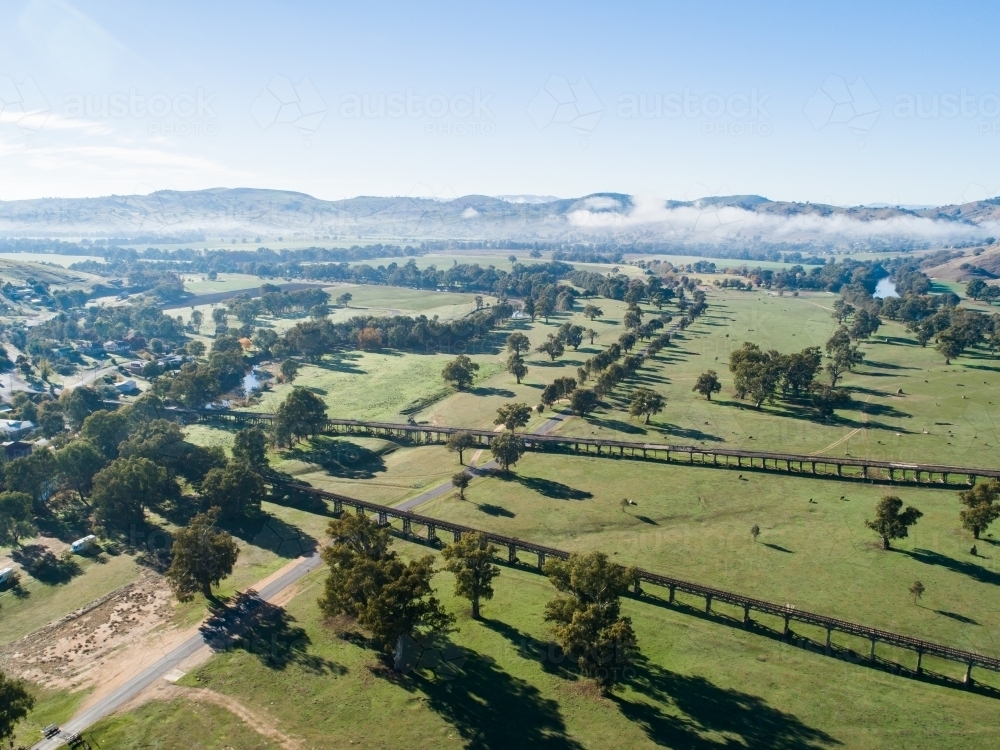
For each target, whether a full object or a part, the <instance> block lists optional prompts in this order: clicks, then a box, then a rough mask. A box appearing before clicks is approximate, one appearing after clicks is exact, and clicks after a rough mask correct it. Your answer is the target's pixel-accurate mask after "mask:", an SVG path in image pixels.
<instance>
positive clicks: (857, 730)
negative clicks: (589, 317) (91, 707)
mask: <svg viewBox="0 0 1000 750" xmlns="http://www.w3.org/2000/svg"><path fill="white" fill-rule="evenodd" d="M396 546H397V547H400V548H401V551H402V552H403V554H404V555H406V556H412V555H422V554H427V552H428V550H427V549H426V548H420V547H415V546H413V545H408V544H404V543H402V542H397V543H396ZM323 576H324V572H323V571H317V572H316V573H314V574H312V575H310V576H309V577H307V578H306V579H303V581H302V583H301V586H300V590H299V593H298V595H297V596H296V597H295V598H294V599H293V600H292V601H291V602H290V603H289V604H288V605H287V607H286V615H285V616H284V617H283V618H282V619H280V620H279V621H278V622H277V623H275V624H274V625H272V626H270V627H271V628H272V629H273V630H275V639H274V641H273V642H274V643H276V644H277V649H271V648H266V649H260V650H247V649H243V648H237V649H233V650H231V651H227V652H225V653H221V654H218V655H217V656H215V657H214V658H213V659H212V660H211V661H210V662H208V663H207V664H206V665H204V666H202V667H200V668H197V669H195V670H193V671H191V672H190V673H188V674H187V675H185V676H184V677H182V678H181V679H180V681H179V682H178V685H179V686H181V687H183V688H191V689H196V690H199V691H212V692H213V693H216V694H221V695H224V696H227V697H228V698H230V699H233V700H234V701H236V702H238V706H239V707H240V709H239V710H241V711H247V712H249V713H250V714H252V715H253V716H254V717H256V718H257V719H265V720H267V721H268V722H269V726H270V727H272V728H273V730H274V731H276V732H278V733H280V735H282V736H284V737H286V738H288V741H289V742H300V743H301V746H303V747H348V746H354V745H362V746H368V747H385V748H395V747H404V746H405V747H412V748H422V747H428V748H430V747H435V748H439V747H476V748H506V747H555V748H586V747H593V748H640V747H653V746H668V747H705V748H711V747H726V746H730V745H733V746H738V747H749V748H761V749H763V748H789V749H790V748H822V747H837V746H839V747H847V748H878V747H901V746H905V747H943V748H966V747H968V748H973V747H975V748H978V747H985V746H989V745H990V744H993V743H995V742H996V741H997V737H998V735H997V732H998V731H1000V730H997V725H998V722H997V720H996V719H998V718H1000V703H998V702H997V701H995V700H993V699H991V698H987V697H984V696H982V695H978V694H970V693H966V692H961V691H959V690H956V689H953V688H944V687H939V686H935V685H933V684H929V683H924V682H917V681H914V680H909V679H905V678H900V677H894V676H891V675H889V674H886V673H885V672H883V671H881V670H878V669H870V668H866V667H865V666H863V665H862V666H856V665H853V664H850V663H846V662H844V661H841V660H837V659H831V658H827V657H824V656H822V655H819V654H815V653H810V652H809V651H806V650H803V649H800V648H796V647H795V646H792V645H787V644H783V643H781V642H780V641H778V640H775V639H772V638H767V637H762V636H760V635H758V634H754V633H752V632H747V631H743V630H741V629H738V628H733V627H727V626H724V625H720V624H717V623H714V622H711V621H706V620H704V619H701V618H698V617H691V616H689V615H685V614H682V613H680V612H678V611H676V610H674V609H670V608H665V607H660V606H656V605H655V604H651V603H648V602H635V601H630V600H626V601H625V602H624V603H623V609H624V613H625V614H627V615H629V616H630V617H632V618H633V623H634V627H635V629H636V632H637V635H638V638H639V643H640V645H641V648H642V651H643V658H642V660H641V662H640V664H639V665H638V666H637V668H636V674H635V676H634V679H633V680H632V681H631V683H630V684H629V685H628V686H626V687H625V688H623V689H622V690H621V691H620V692H617V693H614V694H612V695H611V696H609V697H607V698H602V697H600V696H599V695H597V694H596V693H595V691H594V690H593V689H592V688H591V687H590V686H589V685H588V684H587V682H586V681H584V680H580V679H578V678H577V677H576V676H575V674H574V671H573V669H572V668H570V666H569V665H568V664H567V663H566V661H565V660H563V659H561V658H560V655H559V652H558V650H557V649H554V648H552V647H551V646H550V638H551V635H550V631H549V627H548V625H547V623H545V622H544V621H543V608H544V604H545V602H546V601H548V600H549V599H551V598H552V596H553V595H554V593H555V592H554V589H553V588H552V587H551V585H550V584H549V583H548V582H547V581H546V579H545V578H543V577H542V576H540V575H537V574H535V573H531V572H528V571H524V570H514V569H510V568H504V569H503V572H502V574H501V576H500V578H498V579H497V581H496V596H495V597H494V599H493V600H492V601H490V602H487V603H485V606H484V610H483V612H484V619H483V620H482V621H479V622H476V621H473V620H471V619H470V618H469V616H468V603H467V602H466V601H464V600H456V599H455V598H454V597H453V596H452V593H451V589H452V579H451V577H450V575H449V574H447V573H441V574H439V575H438V576H437V577H436V578H435V585H436V587H437V589H438V593H439V595H440V596H441V598H442V600H443V602H444V604H445V606H446V607H447V608H448V609H449V610H450V611H452V612H454V613H455V614H456V615H457V616H458V623H457V624H458V630H457V632H455V633H453V634H452V635H451V636H450V638H449V640H447V641H445V642H443V643H442V644H440V645H441V646H442V647H443V649H444V653H445V655H446V656H447V657H448V658H449V659H451V660H452V664H453V665H455V666H457V667H458V670H457V672H455V671H452V670H449V669H447V668H440V667H438V668H430V669H424V668H420V669H418V670H416V671H413V672H410V673H407V674H403V675H399V674H395V673H393V672H392V671H391V670H389V669H388V668H387V667H386V666H384V662H382V660H381V659H380V658H379V657H378V656H377V654H375V653H374V652H372V651H371V650H369V649H368V648H366V647H364V646H363V644H362V643H361V642H360V641H359V640H358V639H357V638H356V637H355V636H354V635H352V633H353V628H352V626H351V625H350V623H346V622H339V623H335V624H334V623H324V622H323V621H322V618H321V616H320V614H319V612H318V608H317V606H316V598H317V597H318V596H319V595H320V593H321V589H322V581H323ZM255 635H257V636H259V637H260V640H261V642H267V643H272V639H271V637H270V636H271V633H270V632H265V631H264V630H263V629H262V630H261V631H260V632H259V633H255ZM292 643H294V644H297V645H295V646H294V647H291V644H292ZM427 663H429V664H431V665H432V666H433V665H434V664H435V662H434V661H430V662H425V664H427ZM206 714H208V716H210V717H211V719H212V721H213V722H215V723H213V724H212V727H213V728H214V727H215V726H218V727H222V728H229V729H235V728H237V727H239V726H240V725H239V723H238V721H237V720H235V716H236V715H235V714H231V715H229V716H227V715H225V713H221V714H217V715H216V714H212V713H210V712H207V710H206V708H205V707H204V706H203V705H201V704H200V703H197V702H194V701H190V702H189V700H187V699H184V698H177V699H172V700H168V701H161V702H153V703H149V704H147V705H146V706H145V707H143V708H140V709H138V710H135V711H131V712H129V713H126V714H123V715H119V716H116V717H112V718H110V719H107V720H105V721H103V722H101V723H100V724H98V725H97V726H95V727H94V729H93V730H90V731H88V732H86V733H85V735H84V736H85V737H86V738H88V739H90V738H91V737H92V738H93V739H96V740H97V741H98V742H99V743H100V746H102V747H103V746H110V745H108V744H107V741H108V740H110V739H111V738H119V739H120V741H125V739H128V738H135V741H136V742H138V743H140V744H137V745H133V746H135V747H147V746H151V745H146V744H142V743H143V742H147V740H144V739H143V738H144V737H149V736H158V737H163V738H164V740H163V742H162V743H161V744H158V745H155V746H156V747H163V748H169V747H172V745H170V744H169V743H170V742H172V741H173V740H172V739H170V738H172V737H176V736H178V735H179V734H182V733H183V732H185V731H187V729H191V730H192V731H194V730H197V729H198V728H199V727H201V726H202V723H203V722H204V721H205V719H204V718H203V717H205V716H206ZM205 729H206V732H208V733H207V734H205V735H199V736H206V737H212V736H216V735H214V734H213V733H212V732H211V731H209V727H208V726H206V727H205ZM991 738H993V739H991ZM241 739H242V741H244V742H246V743H247V744H245V745H239V746H240V747H271V746H272V745H268V744H266V740H265V738H263V737H260V738H251V737H246V736H244V737H242V738H241ZM191 741H192V740H189V743H188V744H187V745H185V747H196V746H202V745H192V744H190V742H191ZM202 741H203V740H202ZM228 741H230V742H232V740H228ZM255 742H256V743H258V744H254V743H255ZM112 744H113V743H112ZM204 746H206V747H214V746H215V745H204ZM286 746H287V745H286Z"/></svg>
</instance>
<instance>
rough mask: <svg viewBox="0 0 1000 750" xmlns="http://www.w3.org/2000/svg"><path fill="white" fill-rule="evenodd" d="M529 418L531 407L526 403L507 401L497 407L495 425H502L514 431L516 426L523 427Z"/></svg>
mask: <svg viewBox="0 0 1000 750" xmlns="http://www.w3.org/2000/svg"><path fill="white" fill-rule="evenodd" d="M530 420H531V407H530V406H528V405H527V404H515V403H508V404H504V405H503V406H501V407H500V408H499V409H497V417H496V419H494V420H493V424H495V425H501V424H502V425H503V426H504V427H505V428H506V429H508V430H510V431H511V432H514V431H515V430H517V428H518V427H524V426H525V425H526V424H528V422H529V421H530Z"/></svg>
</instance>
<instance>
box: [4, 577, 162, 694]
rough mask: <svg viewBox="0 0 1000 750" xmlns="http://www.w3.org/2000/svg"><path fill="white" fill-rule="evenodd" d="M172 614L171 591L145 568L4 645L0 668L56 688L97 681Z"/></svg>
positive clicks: (68, 687) (78, 685) (75, 687)
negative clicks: (121, 654)
mask: <svg viewBox="0 0 1000 750" xmlns="http://www.w3.org/2000/svg"><path fill="white" fill-rule="evenodd" d="M172 612H173V607H172V595H171V593H170V590H169V588H168V587H167V586H166V584H165V582H164V580H163V578H161V577H160V576H158V575H155V574H154V573H150V572H147V573H145V574H143V575H142V576H141V577H140V578H139V579H138V580H136V581H133V582H132V583H130V584H128V585H126V586H123V587H122V588H120V589H117V590H116V591H113V592H111V593H110V594H108V595H107V596H105V597H102V598H101V599H98V600H97V601H95V602H92V603H90V604H88V605H87V606H86V607H83V608H81V609H79V610H77V611H76V612H73V613H71V614H69V615H67V616H65V617H63V618H61V619H59V620H56V621H55V622H53V623H50V624H49V625H46V626H45V627H42V628H39V629H38V630H36V631H34V632H33V633H29V634H28V635H26V636H24V637H23V638H21V639H20V640H17V641H14V642H13V643H10V644H8V645H6V646H4V647H3V648H0V669H2V670H3V671H5V672H7V673H8V674H13V675H16V676H17V677H19V678H22V679H26V680H30V681H31V682H36V683H39V684H42V685H46V686H48V687H53V688H58V689H77V688H80V687H83V686H86V685H90V684H96V673H97V672H99V671H100V669H101V668H102V667H104V666H105V665H106V664H107V663H108V662H109V661H110V660H111V659H112V658H113V657H117V656H118V654H119V652H121V651H123V650H126V649H128V648H129V646H132V645H134V644H136V643H138V642H140V641H143V640H146V639H148V637H149V635H150V634H151V633H152V632H153V631H154V630H157V629H159V628H161V627H162V626H163V625H165V624H166V623H167V622H168V620H169V619H170V616H171V614H172ZM115 661H116V662H117V661H118V660H117V659H115Z"/></svg>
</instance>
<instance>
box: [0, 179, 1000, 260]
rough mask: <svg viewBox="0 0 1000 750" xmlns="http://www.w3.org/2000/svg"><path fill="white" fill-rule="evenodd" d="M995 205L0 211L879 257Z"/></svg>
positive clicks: (954, 228)
mask: <svg viewBox="0 0 1000 750" xmlns="http://www.w3.org/2000/svg"><path fill="white" fill-rule="evenodd" d="M998 222H1000V198H993V199H989V200H983V201H976V202H973V203H967V204H964V205H956V206H939V207H932V208H920V209H910V208H904V207H896V206H851V207H839V206H830V205H823V204H816V203H793V202H784V201H772V200H769V199H767V198H763V197H761V196H756V195H739V196H718V197H708V198H702V199H700V200H696V201H670V200H668V201H664V200H660V199H656V198H651V197H646V196H638V195H625V194H620V193H598V194H594V195H588V196H584V197H581V198H569V199H556V198H548V197H536V196H504V197H503V198H494V197H489V196H482V195H467V196H463V197H461V198H456V199H454V200H449V201H441V200H434V199H430V198H411V197H388V198H378V197H364V196H362V197H358V198H350V199H347V200H337V201H324V200H319V199H317V198H313V197H312V196H309V195H306V194H304V193H296V192H290V191H281V190H258V189H249V188H237V189H226V188H215V189H211V190H199V191H191V192H178V191H159V192H155V193H151V194H149V195H127V196H109V197H102V198H73V199H62V198H42V199H36V200H23V201H6V202H0V236H6V237H52V238H58V237H66V238H69V237H91V238H102V237H115V238H129V237H164V238H165V237H175V238H184V237H195V236H199V235H212V236H225V237H234V238H247V239H248V240H251V241H252V240H254V239H255V238H256V237H266V238H272V239H273V238H274V237H277V236H279V235H284V236H285V238H286V239H291V238H292V237H296V236H299V237H303V238H308V239H315V238H327V239H332V238H340V239H350V240H355V239H356V240H362V241H365V240H375V239H379V240H382V239H394V240H430V239H455V240H516V241H533V240H537V241H546V242H549V241H562V242H607V241H613V242H619V243H627V242H648V243H663V244H670V245H688V244H690V245H704V244H717V245H733V244H745V243H753V242H788V243H797V244H806V245H810V244H813V245H817V246H851V245H856V244H857V243H860V242H866V241H871V242H875V243H876V244H878V245H879V246H882V247H886V246H891V245H914V244H918V245H919V244H926V243H930V244H938V243H944V242H953V241H966V242H979V241H982V240H984V239H985V238H987V237H989V236H996V235H997V234H998Z"/></svg>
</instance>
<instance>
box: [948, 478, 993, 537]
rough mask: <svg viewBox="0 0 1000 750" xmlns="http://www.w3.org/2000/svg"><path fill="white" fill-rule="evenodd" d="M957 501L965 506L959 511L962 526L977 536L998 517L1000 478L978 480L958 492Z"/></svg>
mask: <svg viewBox="0 0 1000 750" xmlns="http://www.w3.org/2000/svg"><path fill="white" fill-rule="evenodd" d="M958 499H959V502H961V503H962V505H964V506H965V508H964V510H961V511H959V515H960V517H961V519H962V526H963V527H964V528H966V529H968V530H969V531H971V532H972V535H973V537H975V538H976V539H978V538H979V535H980V533H982V532H983V531H985V530H986V529H987V528H989V525H990V524H991V523H993V522H994V521H995V520H997V518H1000V503H998V502H997V500H998V499H1000V480H997V479H990V480H989V481H987V482H978V483H977V484H976V485H975V486H974V487H972V489H969V490H963V491H961V492H959V493H958Z"/></svg>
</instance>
